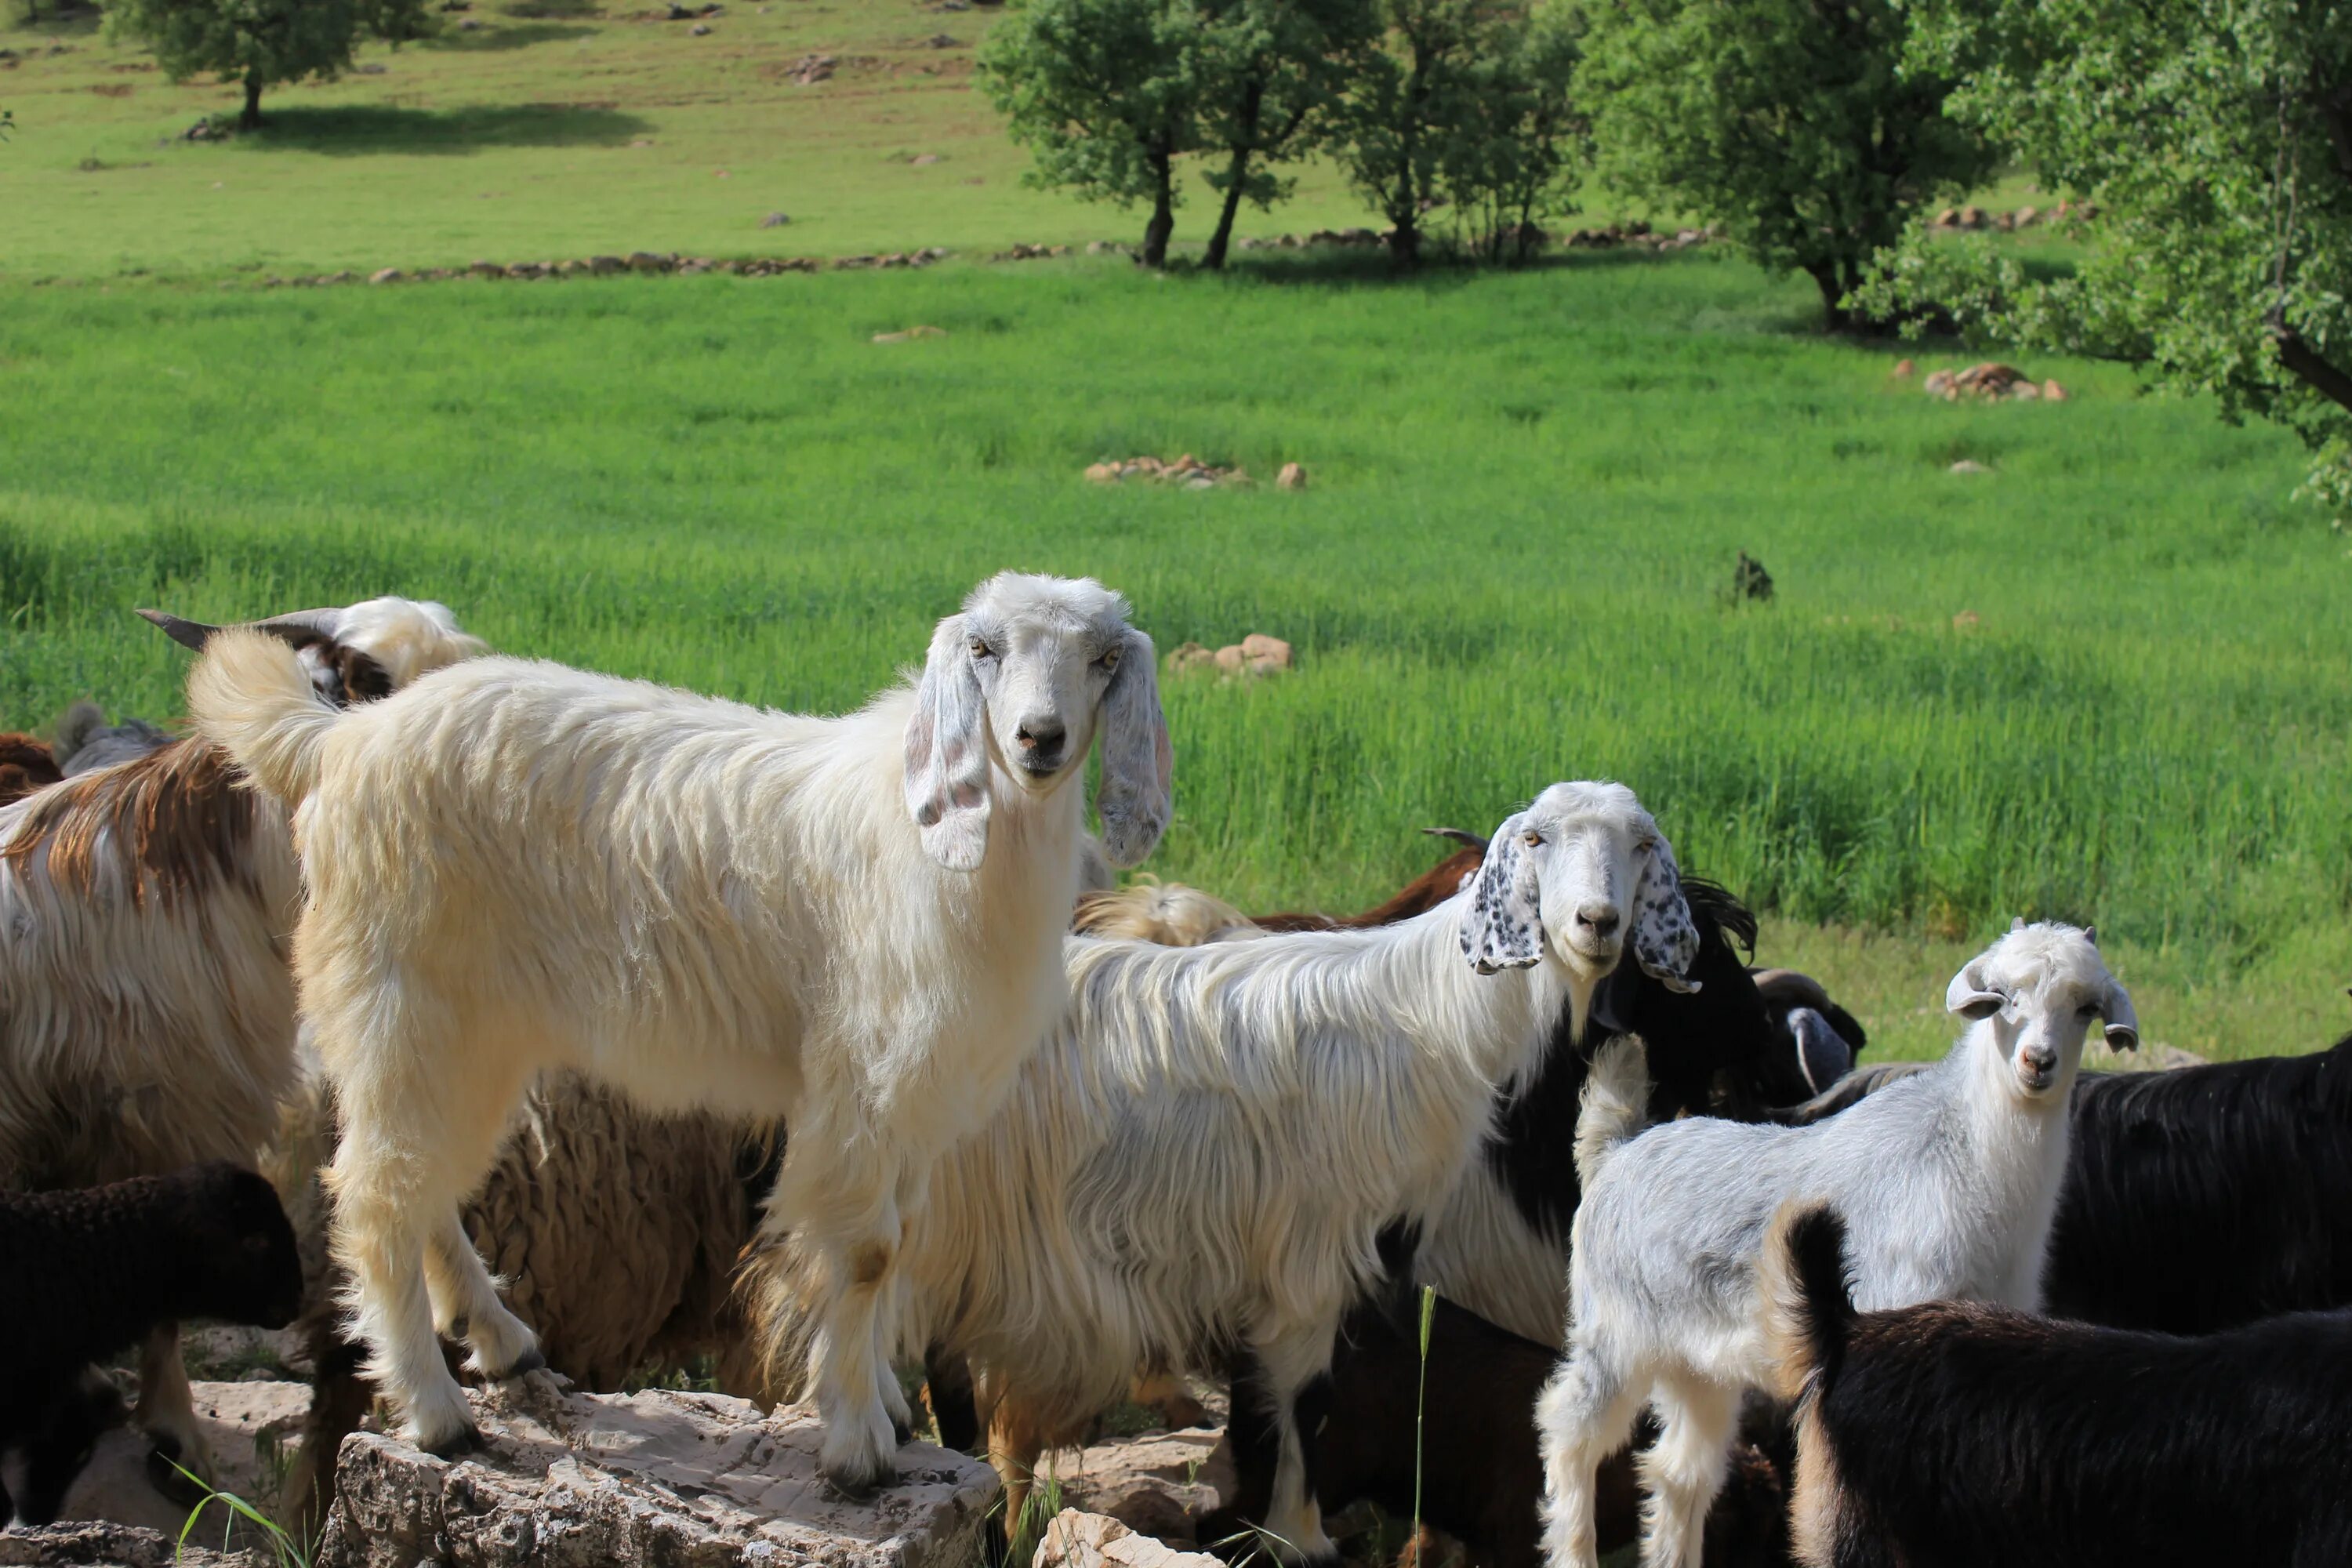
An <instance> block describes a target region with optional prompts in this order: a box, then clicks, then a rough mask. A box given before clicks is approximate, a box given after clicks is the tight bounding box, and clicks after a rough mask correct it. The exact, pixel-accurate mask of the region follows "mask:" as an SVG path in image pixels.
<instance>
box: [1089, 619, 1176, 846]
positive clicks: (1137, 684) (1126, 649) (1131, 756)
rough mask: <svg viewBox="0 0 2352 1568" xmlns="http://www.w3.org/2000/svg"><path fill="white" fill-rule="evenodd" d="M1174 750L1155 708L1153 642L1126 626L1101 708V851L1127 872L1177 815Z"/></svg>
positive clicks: (1164, 719) (1156, 689)
mask: <svg viewBox="0 0 2352 1568" xmlns="http://www.w3.org/2000/svg"><path fill="white" fill-rule="evenodd" d="M1175 782H1176V752H1175V749H1174V748H1173V747H1172V746H1171V745H1170V744H1169V742H1168V716H1167V714H1166V713H1164V712H1162V711H1161V710H1160V665H1159V659H1158V658H1157V656H1156V655H1155V653H1154V651H1153V649H1152V647H1151V639H1150V637H1146V636H1144V635H1143V634H1142V633H1141V632H1139V631H1137V630H1135V629H1133V628H1132V627H1129V630H1128V633H1127V636H1126V638H1125V639H1124V642H1123V646H1122V647H1121V648H1120V651H1119V656H1118V668H1117V669H1115V670H1113V671H1111V677H1110V686H1109V689H1107V690H1106V691H1105V692H1104V693H1103V703H1102V788H1101V792H1100V793H1099V794H1098V795H1097V796H1096V797H1095V809H1096V810H1097V811H1098V812H1100V813H1101V814H1102V829H1103V853H1104V854H1105V855H1106V856H1108V858H1109V859H1110V863H1111V864H1112V865H1114V866H1133V865H1136V864H1138V863H1139V862H1140V861H1141V860H1142V859H1143V858H1144V857H1145V856H1147V855H1149V854H1150V853H1151V851H1152V847H1154V846H1155V845H1157V844H1158V843H1159V842H1160V835H1161V834H1163V833H1165V832H1167V831H1168V818H1169V817H1170V816H1171V814H1172V813H1173V812H1174V810H1175V805H1176V802H1175Z"/></svg>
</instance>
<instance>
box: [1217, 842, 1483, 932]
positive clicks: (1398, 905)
mask: <svg viewBox="0 0 2352 1568" xmlns="http://www.w3.org/2000/svg"><path fill="white" fill-rule="evenodd" d="M1422 831H1423V833H1426V834H1428V835H1429V836H1430V837H1433V838H1450V839H1452V840H1454V842H1455V843H1456V844H1459V845H1462V846H1463V848H1462V850H1461V851H1460V853H1458V854H1454V855H1449V856H1447V857H1446V858H1444V859H1443V860H1440V861H1439V862H1438V863H1437V864H1436V865H1434V866H1432V867H1431V868H1429V869H1428V870H1426V871H1423V873H1422V874H1421V875H1420V876H1418V877H1415V878H1414V879H1412V881H1410V882H1408V883H1406V884H1405V885H1404V888H1403V889H1402V891H1400V892H1399V893H1398V894H1397V896H1396V897H1395V898H1393V899H1391V900H1389V901H1388V902H1387V903H1384V904H1381V905H1379V906H1378V907H1376V908H1373V909H1369V910H1365V911H1364V912H1363V913H1362V914H1360V915H1316V914H1302V913H1297V912H1292V913H1286V914H1278V915H1252V916H1251V917H1250V923H1251V924H1253V925H1255V926H1256V927H1257V928H1258V929H1259V930H1260V931H1369V930H1370V929H1371V928H1372V927H1374V926H1387V925H1394V924H1396V923H1397V921H1409V920H1411V919H1412V917H1413V916H1415V915H1419V914H1426V913H1428V912H1429V911H1430V910H1433V909H1435V908H1436V907H1437V906H1438V905H1440V904H1442V903H1444V901H1445V900H1448V899H1450V898H1452V897H1453V896H1454V894H1456V893H1458V892H1460V891H1461V890H1462V883H1463V881H1464V879H1465V878H1467V877H1468V876H1469V875H1470V874H1471V873H1472V872H1473V871H1475V870H1476V869H1477V868H1478V862H1479V861H1480V860H1482V859H1484V858H1486V840H1485V839H1483V838H1481V837H1478V836H1477V835H1476V834H1475V833H1465V832H1464V831H1463V830H1462V829H1461V828H1459V827H1424V828H1423V829H1422Z"/></svg>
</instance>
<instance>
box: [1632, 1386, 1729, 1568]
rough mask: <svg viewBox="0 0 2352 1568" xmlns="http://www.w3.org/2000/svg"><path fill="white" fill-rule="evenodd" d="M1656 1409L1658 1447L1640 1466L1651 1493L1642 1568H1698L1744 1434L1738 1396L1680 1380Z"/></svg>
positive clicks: (1663, 1390)
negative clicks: (1734, 1445)
mask: <svg viewBox="0 0 2352 1568" xmlns="http://www.w3.org/2000/svg"><path fill="white" fill-rule="evenodd" d="M1657 1408H1658V1440H1657V1441H1656V1442H1655V1443H1654V1444H1652V1445H1651V1446H1650V1448H1649V1451H1648V1452H1646V1453H1644V1454H1643V1456H1642V1457H1641V1460H1640V1468H1641V1471H1642V1476H1643V1480H1644V1481H1645V1482H1646V1483H1647V1485H1648V1489H1649V1494H1650V1496H1649V1500H1648V1503H1647V1505H1646V1509H1645V1511H1644V1514H1643V1521H1642V1524H1643V1529H1642V1568H1699V1555H1700V1552H1701V1549H1702V1548H1703V1547H1704V1545H1705V1544H1706V1515H1707V1510H1708V1509H1709V1508H1710V1507H1711V1506H1712V1505H1713V1504H1714V1502H1715V1495H1716V1493H1717V1492H1718V1491H1721V1490H1722V1489H1723V1475H1724V1471H1725V1469H1726V1468H1727V1466H1728V1465H1729V1463H1730V1459H1731V1439H1732V1436H1733V1435H1734V1434H1735V1433H1737V1432H1738V1429H1739V1394H1738V1390H1736V1389H1728V1388H1726V1387H1724V1386H1723V1385H1722V1384H1717V1383H1710V1382H1707V1381H1706V1380H1704V1379H1700V1378H1675V1379H1671V1380H1668V1381H1665V1382H1663V1383H1661V1384H1660V1385H1659V1387H1658V1390H1657Z"/></svg>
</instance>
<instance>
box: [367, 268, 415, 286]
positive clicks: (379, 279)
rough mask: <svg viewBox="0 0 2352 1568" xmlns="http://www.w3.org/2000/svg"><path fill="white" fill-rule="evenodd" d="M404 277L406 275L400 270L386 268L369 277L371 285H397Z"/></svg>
mask: <svg viewBox="0 0 2352 1568" xmlns="http://www.w3.org/2000/svg"><path fill="white" fill-rule="evenodd" d="M404 276H406V274H404V273H403V272H402V271H401V270H400V268H397V267H386V268H382V269H381V270H379V271H377V272H375V273H373V274H372V275H371V276H370V277H369V279H368V281H369V282H371V283H397V282H399V281H400V280H401V279H402V278H404Z"/></svg>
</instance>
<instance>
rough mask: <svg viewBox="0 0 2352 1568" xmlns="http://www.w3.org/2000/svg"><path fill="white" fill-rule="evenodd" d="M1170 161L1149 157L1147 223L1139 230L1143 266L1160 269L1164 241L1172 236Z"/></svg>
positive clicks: (1164, 260)
mask: <svg viewBox="0 0 2352 1568" xmlns="http://www.w3.org/2000/svg"><path fill="white" fill-rule="evenodd" d="M1173 162H1174V160H1173V159H1171V157H1170V156H1169V154H1167V153H1152V154H1151V157H1150V163H1151V221H1150V223H1148V224H1145V225H1144V226H1143V264H1144V265H1145V266H1146V267H1151V268H1163V267H1166V266H1167V265H1168V237H1169V236H1170V235H1171V234H1173V233H1175V232H1176V189H1175V181H1174V178H1173V175H1172V174H1171V164H1172V163H1173Z"/></svg>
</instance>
